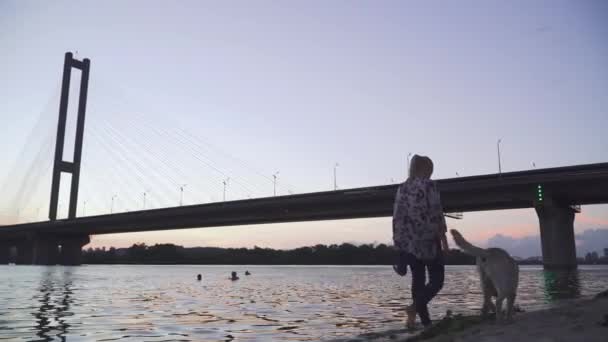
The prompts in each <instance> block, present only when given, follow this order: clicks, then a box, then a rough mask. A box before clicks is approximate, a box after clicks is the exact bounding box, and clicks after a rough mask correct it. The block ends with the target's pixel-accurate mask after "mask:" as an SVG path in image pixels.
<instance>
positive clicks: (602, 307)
mask: <svg viewBox="0 0 608 342" xmlns="http://www.w3.org/2000/svg"><path fill="white" fill-rule="evenodd" d="M606 336H608V292H604V293H603V296H599V295H598V296H597V297H596V298H586V299H578V300H570V301H564V302H561V303H559V304H558V305H557V306H555V307H552V308H550V309H545V310H539V311H532V312H523V313H518V314H516V315H515V316H514V322H513V323H511V324H496V323H495V322H494V321H493V320H491V319H490V320H488V319H486V320H482V319H481V318H480V317H479V316H466V317H454V318H449V319H444V320H442V321H440V322H439V323H438V324H437V325H436V327H434V328H432V329H431V330H430V331H427V332H424V333H418V334H416V336H412V334H411V332H408V331H407V330H405V329H403V330H391V331H385V332H379V333H371V334H365V335H362V336H359V337H356V338H352V339H348V341H372V342H389V341H390V342H395V341H401V342H406V341H425V342H473V341H475V342H502V341H504V342H507V341H508V342H512V341H535V342H562V341H585V342H595V341H597V342H604V341H608V338H607V337H606Z"/></svg>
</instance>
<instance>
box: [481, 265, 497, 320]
mask: <svg viewBox="0 0 608 342" xmlns="http://www.w3.org/2000/svg"><path fill="white" fill-rule="evenodd" d="M479 280H480V281H481V291H482V293H483V306H482V307H481V314H482V315H483V316H485V315H487V314H489V313H490V312H492V311H493V312H496V307H495V306H494V303H492V296H493V295H494V292H496V290H494V285H493V284H492V281H491V280H490V278H488V277H487V276H486V275H485V273H483V272H481V271H480V274H479Z"/></svg>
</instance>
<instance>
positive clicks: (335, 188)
mask: <svg viewBox="0 0 608 342" xmlns="http://www.w3.org/2000/svg"><path fill="white" fill-rule="evenodd" d="M338 166H340V164H338V163H336V164H334V191H336V190H338V180H337V177H336V172H337V171H336V170H337V169H338Z"/></svg>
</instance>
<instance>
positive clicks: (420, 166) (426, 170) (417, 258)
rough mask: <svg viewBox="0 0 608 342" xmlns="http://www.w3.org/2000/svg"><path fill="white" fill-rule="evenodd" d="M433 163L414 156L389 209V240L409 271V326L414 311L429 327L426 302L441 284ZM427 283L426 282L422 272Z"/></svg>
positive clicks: (441, 237)
mask: <svg viewBox="0 0 608 342" xmlns="http://www.w3.org/2000/svg"><path fill="white" fill-rule="evenodd" d="M432 173H433V162H432V161H431V159H430V158H428V157H423V156H419V155H414V156H413V157H412V160H411V163H410V174H409V177H408V179H407V180H406V181H405V183H403V184H401V185H400V186H399V189H398V190H397V195H396V198H395V206H394V211H393V241H394V244H395V247H396V248H397V250H398V251H399V255H400V263H401V264H402V265H404V264H405V265H409V266H410V269H411V271H412V288H411V290H412V299H413V300H414V303H413V304H412V305H411V306H409V307H408V308H407V316H408V319H407V325H408V327H413V325H414V322H415V320H416V314H418V316H419V317H420V321H421V322H422V325H424V326H425V327H426V326H429V325H430V324H431V318H430V316H429V311H428V307H427V306H428V303H429V302H430V301H431V300H432V299H433V297H435V296H436V295H437V293H438V292H439V291H440V290H441V288H442V287H443V279H444V273H445V265H444V260H443V253H442V252H441V251H442V250H443V251H445V252H447V250H448V243H447V238H446V232H447V227H446V224H445V218H444V217H443V208H442V206H441V199H440V197H439V191H438V190H437V186H436V185H435V182H433V181H432V180H431V179H430V178H431V174H432ZM427 271H428V273H429V282H428V283H426V272H427Z"/></svg>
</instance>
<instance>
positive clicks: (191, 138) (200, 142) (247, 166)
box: [178, 128, 297, 191]
mask: <svg viewBox="0 0 608 342" xmlns="http://www.w3.org/2000/svg"><path fill="white" fill-rule="evenodd" d="M178 134H180V135H182V136H183V137H184V138H185V139H187V140H188V141H190V142H191V143H193V144H195V145H197V146H199V148H201V149H203V145H206V146H208V148H209V149H211V150H215V151H216V152H217V153H218V154H221V155H225V156H226V157H227V158H229V159H232V160H233V161H235V162H236V163H238V164H239V165H241V166H242V167H243V168H245V169H247V170H250V171H251V172H253V173H254V174H256V175H258V176H259V177H261V178H262V179H264V180H265V181H266V182H268V183H269V184H271V185H272V184H273V182H274V179H273V178H272V176H270V175H266V174H264V173H263V172H262V171H260V170H259V169H258V168H257V167H255V166H253V165H251V164H249V163H248V162H246V161H244V160H243V159H240V158H238V157H236V156H235V155H233V154H231V153H228V152H226V151H224V150H222V149H221V148H219V147H217V146H215V145H214V144H212V143H210V142H209V141H207V140H206V139H203V138H201V137H200V136H196V135H194V134H192V133H190V132H188V131H186V130H185V129H183V128H178ZM282 183H284V184H286V185H287V187H288V189H291V190H294V191H295V190H296V189H297V187H295V186H294V185H292V184H291V183H289V182H286V181H284V180H283V182H282Z"/></svg>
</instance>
